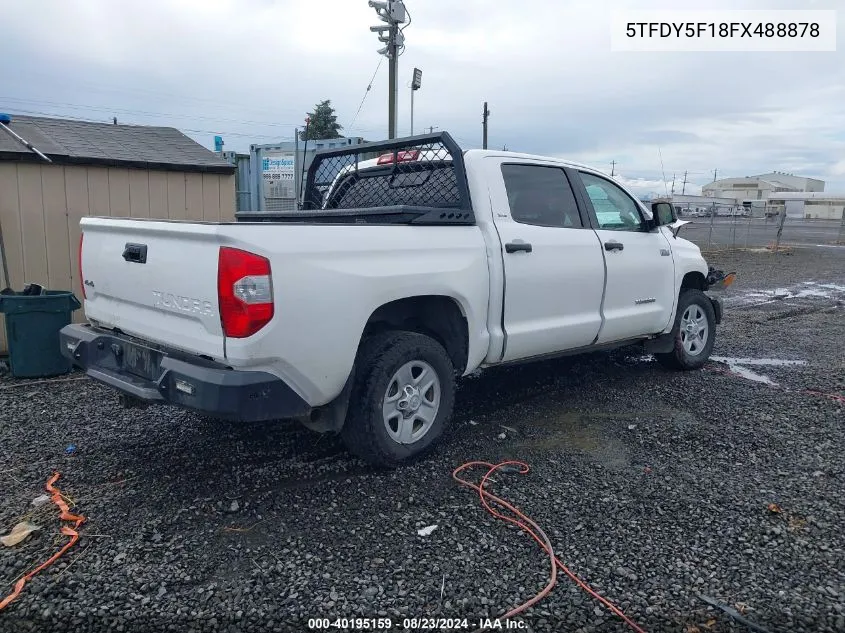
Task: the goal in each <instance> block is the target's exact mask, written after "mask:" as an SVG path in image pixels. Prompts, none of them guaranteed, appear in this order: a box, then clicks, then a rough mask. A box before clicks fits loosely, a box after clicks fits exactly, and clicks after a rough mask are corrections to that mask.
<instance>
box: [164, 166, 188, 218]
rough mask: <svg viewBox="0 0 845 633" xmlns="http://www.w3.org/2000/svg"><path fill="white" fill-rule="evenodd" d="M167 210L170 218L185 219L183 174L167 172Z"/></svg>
mask: <svg viewBox="0 0 845 633" xmlns="http://www.w3.org/2000/svg"><path fill="white" fill-rule="evenodd" d="M167 212H168V216H169V217H170V219H171V220H185V219H187V216H186V214H185V174H182V173H179V172H175V171H171V172H168V174H167Z"/></svg>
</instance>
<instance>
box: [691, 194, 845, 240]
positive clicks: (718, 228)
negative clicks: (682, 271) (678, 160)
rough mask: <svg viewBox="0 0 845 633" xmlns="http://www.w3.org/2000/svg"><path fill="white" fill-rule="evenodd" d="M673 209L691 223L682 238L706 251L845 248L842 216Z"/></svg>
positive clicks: (774, 209) (716, 208) (716, 207)
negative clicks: (805, 247) (812, 247)
mask: <svg viewBox="0 0 845 633" xmlns="http://www.w3.org/2000/svg"><path fill="white" fill-rule="evenodd" d="M675 206H676V210H677V211H678V215H679V218H680V219H681V220H685V221H688V222H690V224H689V225H687V226H685V227H684V228H683V229H682V231H683V234H684V237H686V238H687V239H691V240H692V241H693V242H695V243H696V244H698V245H699V246H700V247H701V248H707V249H708V250H724V249H726V250H737V249H747V248H768V249H770V250H779V249H780V248H783V247H788V246H808V245H809V246H840V245H845V218H843V217H842V216H841V215H840V216H839V217H826V218H814V217H806V216H805V217H797V216H795V215H791V214H787V213H786V211H785V209H784V208H783V207H780V208H777V207H766V208H754V209H748V208H743V207H736V206H728V205H719V204H711V205H710V206H709V207H706V208H702V207H700V206H699V207H696V206H695V205H694V204H693V205H686V204H683V205H679V204H676V205H675ZM831 215H833V214H831Z"/></svg>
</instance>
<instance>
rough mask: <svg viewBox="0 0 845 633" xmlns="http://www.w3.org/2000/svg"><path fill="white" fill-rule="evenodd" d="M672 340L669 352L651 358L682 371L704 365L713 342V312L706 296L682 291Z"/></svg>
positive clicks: (714, 330)
mask: <svg viewBox="0 0 845 633" xmlns="http://www.w3.org/2000/svg"><path fill="white" fill-rule="evenodd" d="M672 337H673V340H674V348H673V349H672V351H671V352H667V353H665V354H655V355H654V356H655V358H656V359H657V361H658V362H659V363H660V364H661V365H663V366H664V367H668V368H669V369H681V370H690V369H699V368H701V367H702V366H704V363H706V362H707V359H708V358H710V353H711V352H712V351H713V345H714V344H715V342H716V313H715V312H714V311H713V304H712V303H710V299H709V297H708V296H707V295H706V294H704V293H703V292H701V291H700V290H692V289H688V290H683V291H682V292H681V296H680V297H679V298H678V311H677V314H676V316H675V327H674V328H673V329H672Z"/></svg>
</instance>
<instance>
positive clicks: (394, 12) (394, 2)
mask: <svg viewBox="0 0 845 633" xmlns="http://www.w3.org/2000/svg"><path fill="white" fill-rule="evenodd" d="M368 4H369V5H370V6H371V7H372V8H374V9H375V10H376V13H377V14H378V16H379V19H380V20H381V21H382V22H385V23H386V26H371V27H370V30H371V31H372V32H374V33H378V34H379V38H378V39H379V41H380V42H382V43H383V44H387V46H385V47H384V48H382V49H379V51H378V53H379V55H384V56H385V57H387V59H388V62H389V67H388V79H387V81H388V95H387V112H388V125H387V130H388V131H387V136H388V138H391V139H394V138H396V129H397V122H398V120H397V112H398V101H399V92H398V90H399V89H398V82H397V75H398V72H399V54H400V51H401V50H402V49H403V48H405V36H404V35H403V34H402V31H401V30H400V29H399V25H400V24H404V23H405V20H406V17H407V12H406V11H405V4H404V3H403V2H402V0H369V3H368ZM385 33H386V35H385Z"/></svg>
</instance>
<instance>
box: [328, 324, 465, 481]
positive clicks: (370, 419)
mask: <svg viewBox="0 0 845 633" xmlns="http://www.w3.org/2000/svg"><path fill="white" fill-rule="evenodd" d="M412 361H422V362H425V363H427V364H428V365H429V366H430V367H431V368H432V369H433V370H434V372H435V373H436V374H437V378H438V379H439V382H440V403H439V408H438V409H437V414H436V416H435V417H434V422H433V423H431V426H430V427H429V429H428V431H427V432H426V433H425V434H424V435H423V436H422V437H421V438H420V439H418V440H417V441H415V442H413V443H410V444H401V443H400V442H398V441H396V440H394V439H393V438H392V437H391V436H390V434H389V433H388V430H387V426H386V424H385V419H384V415H383V412H382V406H383V402H384V398H385V395H386V394H387V389H388V387H389V386H390V383H391V381H392V379H393V377H394V374H395V373H396V372H397V371H398V370H399V369H400V368H401V367H403V366H404V365H405V364H406V363H409V362H412ZM454 404H455V368H454V366H453V364H452V360H451V359H450V358H449V355H448V354H447V353H446V350H445V349H443V346H442V345H440V343H438V342H437V341H435V340H434V339H433V338H431V337H429V336H425V335H423V334H417V333H415V332H404V331H393V332H383V333H380V334H375V335H373V336H371V337H368V338H367V339H365V340H364V341H363V343H362V344H361V348H360V350H359V352H358V357H357V359H356V379H355V385H354V386H353V390H352V398H351V400H350V402H349V412H348V413H347V416H346V422H345V423H344V425H343V430H342V431H341V437H342V438H343V442H344V444H345V445H346V448H347V449H348V450H349V452H350V453H352V454H353V455H356V456H358V457H360V458H361V459H363V460H364V461H366V462H368V463H370V464H372V465H373V466H378V467H386V468H395V467H397V466H399V465H400V464H402V463H406V462H408V461H410V460H412V459H414V458H418V457H421V456H422V455H425V454H426V453H428V452H429V451H430V450H431V449H433V448H434V446H435V445H436V443H437V440H438V439H439V438H440V436H441V435H442V434H443V429H444V428H445V425H446V422H447V421H448V420H449V419H450V418H451V417H452V409H453V408H454Z"/></svg>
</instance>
